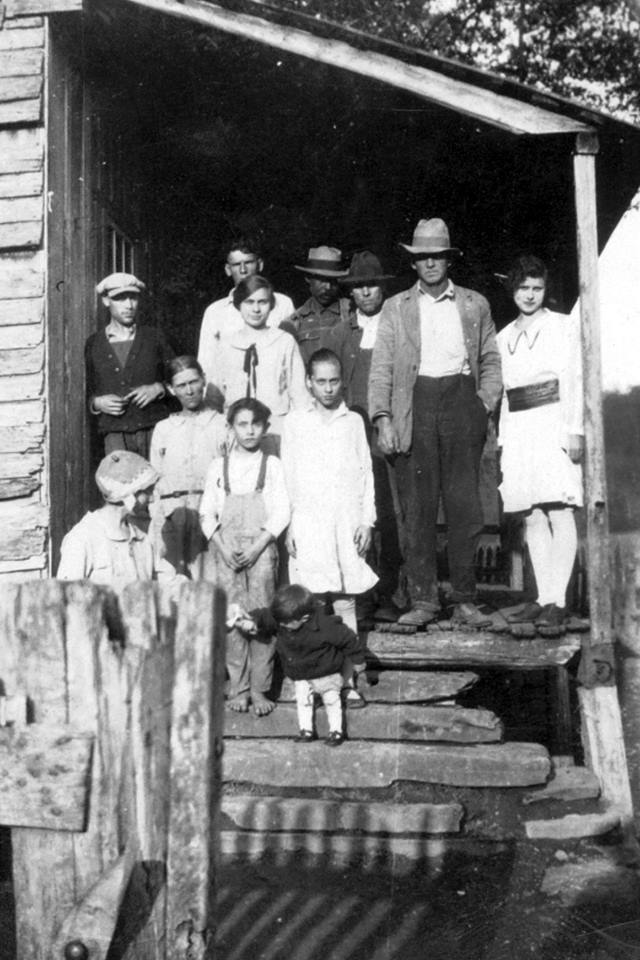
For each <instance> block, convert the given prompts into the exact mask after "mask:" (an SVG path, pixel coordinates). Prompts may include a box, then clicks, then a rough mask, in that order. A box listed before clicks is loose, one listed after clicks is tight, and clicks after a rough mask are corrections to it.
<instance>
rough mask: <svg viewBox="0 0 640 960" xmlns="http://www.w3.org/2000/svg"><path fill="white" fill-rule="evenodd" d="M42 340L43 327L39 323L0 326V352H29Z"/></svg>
mask: <svg viewBox="0 0 640 960" xmlns="http://www.w3.org/2000/svg"><path fill="white" fill-rule="evenodd" d="M43 339H44V325H43V324H41V323H22V324H15V325H12V326H6V327H3V326H2V325H0V350H29V349H32V348H33V347H37V346H39V345H40V344H42V341H43Z"/></svg>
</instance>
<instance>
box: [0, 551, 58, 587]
mask: <svg viewBox="0 0 640 960" xmlns="http://www.w3.org/2000/svg"><path fill="white" fill-rule="evenodd" d="M46 565H47V558H46V557H45V556H44V555H43V554H41V555H40V556H38V557H28V558H27V559H26V560H8V561H7V560H0V577H6V576H10V575H11V574H12V573H28V572H29V571H31V570H33V571H42V570H43V569H44V568H45V567H46ZM17 579H18V578H17ZM4 589H6V586H5V588H4Z"/></svg>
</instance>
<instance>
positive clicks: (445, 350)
mask: <svg viewBox="0 0 640 960" xmlns="http://www.w3.org/2000/svg"><path fill="white" fill-rule="evenodd" d="M418 307H419V310H420V338H421V345H422V349H421V351H420V368H419V370H418V374H419V376H421V377H450V376H453V375H455V374H460V373H462V374H467V375H468V374H470V373H471V367H470V366H469V357H468V356H467V348H466V346H465V343H464V333H463V330H462V321H461V319H460V314H459V313H458V308H457V306H456V301H455V291H454V288H453V284H452V283H451V281H449V283H448V285H447V288H446V290H444V291H443V292H442V293H441V294H440V296H439V297H436V298H435V299H434V298H433V297H432V296H430V295H429V294H428V293H426V292H425V291H424V290H423V289H422V287H421V286H420V284H418Z"/></svg>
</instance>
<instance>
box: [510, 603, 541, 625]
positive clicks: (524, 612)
mask: <svg viewBox="0 0 640 960" xmlns="http://www.w3.org/2000/svg"><path fill="white" fill-rule="evenodd" d="M541 613H542V607H541V606H540V604H539V603H538V602H537V601H535V600H533V601H531V602H529V603H524V604H523V605H522V606H521V607H519V608H518V609H517V610H514V611H513V613H510V614H509V615H508V616H507V618H506V620H507V623H535V621H536V620H537V619H538V617H539V616H540V614H541Z"/></svg>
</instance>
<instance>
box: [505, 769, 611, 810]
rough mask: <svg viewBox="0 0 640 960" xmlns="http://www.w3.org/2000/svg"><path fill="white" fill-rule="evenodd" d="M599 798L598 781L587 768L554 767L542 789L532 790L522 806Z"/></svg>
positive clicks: (523, 800) (524, 798) (523, 799)
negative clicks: (552, 801) (551, 801)
mask: <svg viewBox="0 0 640 960" xmlns="http://www.w3.org/2000/svg"><path fill="white" fill-rule="evenodd" d="M599 796H600V781H599V780H598V778H597V777H596V775H595V773H593V771H592V770H589V769H588V768H587V767H574V766H558V767H556V766H555V765H554V769H553V773H552V776H551V779H550V780H549V782H548V783H546V784H545V785H544V787H541V788H537V789H536V790H532V791H531V793H527V794H526V795H525V796H524V797H523V798H522V802H523V803H524V804H531V803H542V802H544V801H550V800H563V801H565V802H568V803H571V802H572V801H574V800H596V799H597V798H598V797H599Z"/></svg>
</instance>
